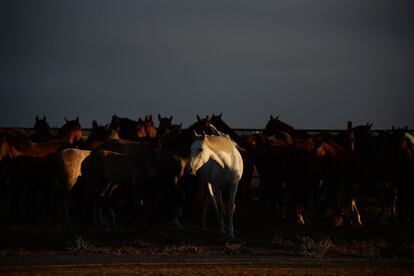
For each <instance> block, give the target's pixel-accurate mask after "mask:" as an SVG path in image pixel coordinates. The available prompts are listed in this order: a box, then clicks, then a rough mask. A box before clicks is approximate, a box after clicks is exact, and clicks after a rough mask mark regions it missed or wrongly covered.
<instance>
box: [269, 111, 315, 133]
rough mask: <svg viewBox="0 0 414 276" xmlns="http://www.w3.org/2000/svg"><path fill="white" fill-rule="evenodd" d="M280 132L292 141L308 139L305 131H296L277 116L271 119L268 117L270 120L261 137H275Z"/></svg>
mask: <svg viewBox="0 0 414 276" xmlns="http://www.w3.org/2000/svg"><path fill="white" fill-rule="evenodd" d="M281 132H285V133H288V134H289V135H291V136H292V138H293V139H296V138H301V139H306V138H308V137H309V135H308V133H306V132H305V131H301V130H297V129H295V128H294V127H292V126H291V125H289V124H287V123H285V122H283V121H281V120H280V119H279V116H277V117H273V116H272V115H270V119H269V121H268V122H267V124H266V126H265V129H264V131H263V135H266V136H272V135H277V134H279V133H281Z"/></svg>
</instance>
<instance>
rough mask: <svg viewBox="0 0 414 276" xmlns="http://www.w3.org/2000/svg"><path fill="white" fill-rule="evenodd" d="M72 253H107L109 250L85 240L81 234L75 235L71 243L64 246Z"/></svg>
mask: <svg viewBox="0 0 414 276" xmlns="http://www.w3.org/2000/svg"><path fill="white" fill-rule="evenodd" d="M66 249H67V250H69V251H70V252H71V253H73V254H88V253H89V254H96V253H99V254H109V253H110V250H109V249H107V248H98V247H96V246H95V245H94V244H92V243H91V242H89V241H87V240H85V239H84V238H82V237H81V236H79V237H77V238H76V239H75V241H74V242H73V245H71V246H69V247H67V248H66Z"/></svg>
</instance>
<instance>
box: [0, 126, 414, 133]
mask: <svg viewBox="0 0 414 276" xmlns="http://www.w3.org/2000/svg"><path fill="white" fill-rule="evenodd" d="M10 129H21V130H24V131H25V132H27V133H32V132H33V130H34V128H32V127H0V130H10ZM58 130H59V128H58V127H51V128H50V131H51V132H52V133H55V132H57V131H58ZM82 130H83V131H84V132H86V133H90V132H91V130H92V128H82ZM233 130H234V131H235V132H237V133H239V134H254V133H261V132H263V130H264V129H263V128H233ZM298 131H306V132H308V133H320V132H329V133H341V132H344V131H346V129H323V128H316V129H298ZM390 131H391V129H373V130H372V132H373V133H374V134H381V133H387V132H390ZM408 132H410V133H414V129H409V130H408Z"/></svg>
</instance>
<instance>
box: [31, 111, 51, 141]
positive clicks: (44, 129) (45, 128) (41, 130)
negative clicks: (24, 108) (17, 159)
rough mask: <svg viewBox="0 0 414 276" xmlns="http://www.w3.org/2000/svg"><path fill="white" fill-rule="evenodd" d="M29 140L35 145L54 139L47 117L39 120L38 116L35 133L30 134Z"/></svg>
mask: <svg viewBox="0 0 414 276" xmlns="http://www.w3.org/2000/svg"><path fill="white" fill-rule="evenodd" d="M29 139H30V140H31V141H32V142H35V143H41V142H47V141H50V140H52V139H53V135H52V134H51V133H50V126H49V124H48V123H47V120H46V116H43V119H39V117H38V116H36V121H35V125H34V132H33V133H32V134H30V136H29Z"/></svg>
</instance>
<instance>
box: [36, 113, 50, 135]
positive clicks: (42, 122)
mask: <svg viewBox="0 0 414 276" xmlns="http://www.w3.org/2000/svg"><path fill="white" fill-rule="evenodd" d="M34 131H35V132H37V133H47V134H49V131H50V126H49V124H48V123H47V120H46V116H43V119H39V117H38V116H36V122H35V125H34Z"/></svg>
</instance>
